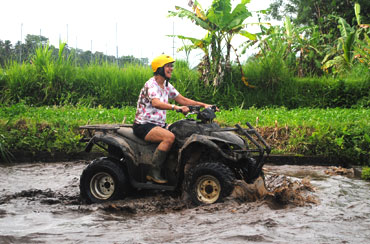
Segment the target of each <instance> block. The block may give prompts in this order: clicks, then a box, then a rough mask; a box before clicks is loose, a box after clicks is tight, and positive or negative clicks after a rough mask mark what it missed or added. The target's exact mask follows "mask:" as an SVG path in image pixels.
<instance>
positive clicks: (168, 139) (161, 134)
mask: <svg viewBox="0 0 370 244" xmlns="http://www.w3.org/2000/svg"><path fill="white" fill-rule="evenodd" d="M145 141H150V142H159V145H158V147H157V149H158V150H161V151H164V152H168V151H169V150H170V149H171V147H172V144H173V142H174V141H175V135H174V134H173V133H172V132H171V131H169V130H166V129H163V128H162V127H159V126H157V127H154V128H153V129H151V130H150V131H149V133H148V134H147V135H146V136H145Z"/></svg>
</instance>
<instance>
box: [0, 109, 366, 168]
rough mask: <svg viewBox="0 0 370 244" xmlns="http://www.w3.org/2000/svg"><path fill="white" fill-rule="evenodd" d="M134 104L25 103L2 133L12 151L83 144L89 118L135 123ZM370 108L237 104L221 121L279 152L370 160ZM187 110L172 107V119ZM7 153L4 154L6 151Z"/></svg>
mask: <svg viewBox="0 0 370 244" xmlns="http://www.w3.org/2000/svg"><path fill="white" fill-rule="evenodd" d="M134 116H135V108H134V107H124V108H121V109H118V108H111V109H106V108H103V107H101V106H98V107H96V108H88V107H84V106H78V107H74V106H46V107H32V106H27V105H24V104H22V103H19V104H15V105H12V106H7V107H2V108H1V109H0V118H1V119H0V135H1V138H3V141H6V144H4V147H5V150H7V151H8V152H11V153H14V152H19V151H25V152H32V153H34V154H36V153H38V152H43V151H46V152H50V153H55V152H64V153H70V154H71V153H72V154H73V153H77V152H80V151H82V150H83V146H84V145H83V144H82V143H80V142H79V140H80V139H81V137H82V135H81V131H79V130H78V127H79V126H81V125H85V124H101V123H109V124H120V123H123V121H124V123H132V122H133V120H134ZM369 116H370V110H368V109H338V108H335V109H309V108H307V109H294V110H287V109H285V108H275V109H273V108H264V109H257V108H253V107H252V108H250V109H248V110H244V109H240V108H234V109H231V110H222V111H221V112H219V113H218V115H217V122H218V123H219V124H221V125H222V126H234V124H236V123H240V124H241V125H245V123H246V122H247V121H248V122H251V123H252V124H254V125H255V126H256V128H258V130H260V132H261V133H262V134H263V135H264V136H265V138H266V139H267V140H268V141H269V142H270V143H271V144H272V146H273V148H274V152H275V153H293V154H302V155H319V156H320V155H321V156H325V157H330V158H332V159H333V160H337V161H341V162H345V163H356V164H364V165H370V158H369V154H368V152H369V150H370V134H369V131H370V124H369V123H368V118H369ZM182 118H183V115H181V114H178V113H175V112H172V111H169V115H168V122H169V123H173V122H174V121H176V120H179V119H182ZM3 158H4V157H3Z"/></svg>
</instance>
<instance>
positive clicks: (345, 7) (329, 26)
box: [270, 0, 370, 41]
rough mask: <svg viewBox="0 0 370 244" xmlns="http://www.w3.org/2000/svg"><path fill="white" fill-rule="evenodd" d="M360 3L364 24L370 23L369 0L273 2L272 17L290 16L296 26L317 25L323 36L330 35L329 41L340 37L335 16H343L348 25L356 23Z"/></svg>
mask: <svg viewBox="0 0 370 244" xmlns="http://www.w3.org/2000/svg"><path fill="white" fill-rule="evenodd" d="M356 2H358V3H359V4H360V5H361V8H362V12H363V13H367V15H365V16H363V19H362V22H364V23H370V15H369V13H370V1H369V0H285V1H283V0H273V2H272V3H271V5H270V9H271V17H272V18H274V19H277V20H281V19H282V18H283V17H285V16H290V17H291V19H292V20H293V22H294V24H296V25H305V26H313V25H317V26H318V27H319V31H320V32H321V33H323V34H330V35H331V36H329V39H330V40H331V41H332V40H335V39H336V38H338V37H339V36H340V32H339V31H338V30H337V28H336V26H337V20H336V19H335V18H333V16H341V17H342V18H343V19H344V20H345V21H346V22H347V23H349V24H351V25H353V24H354V23H355V17H354V16H355V12H354V5H355V3H356Z"/></svg>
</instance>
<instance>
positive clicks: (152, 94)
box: [133, 54, 211, 184]
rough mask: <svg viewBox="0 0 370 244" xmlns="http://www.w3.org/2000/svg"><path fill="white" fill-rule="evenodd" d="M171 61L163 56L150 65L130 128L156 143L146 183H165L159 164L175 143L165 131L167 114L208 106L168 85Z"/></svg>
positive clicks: (173, 136) (170, 133) (172, 136)
mask: <svg viewBox="0 0 370 244" xmlns="http://www.w3.org/2000/svg"><path fill="white" fill-rule="evenodd" d="M174 62H175V60H174V59H173V58H172V57H170V56H168V55H164V54H163V55H160V56H158V57H156V58H154V59H153V61H152V64H151V65H152V70H153V72H154V76H153V77H152V78H150V79H149V80H148V81H147V82H146V83H145V85H144V87H143V89H141V92H140V95H139V99H138V102H137V110H136V116H135V121H134V126H133V130H134V134H135V135H136V136H137V137H139V138H141V139H144V140H145V141H150V142H154V143H159V145H158V147H157V149H156V150H155V152H154V154H153V158H152V164H153V165H152V169H151V170H150V171H149V173H148V175H147V176H146V178H147V180H151V181H153V182H155V183H158V184H164V183H167V180H166V179H164V178H162V176H161V165H162V164H163V162H164V161H165V160H166V156H167V152H168V151H169V150H170V149H171V147H172V144H173V143H174V141H175V135H174V134H173V133H172V132H171V131H169V130H167V129H166V127H167V126H166V111H167V110H178V109H181V110H182V112H183V113H184V114H186V113H188V112H189V108H188V107H187V105H199V106H202V107H204V108H207V107H210V106H211V105H209V104H205V103H202V102H197V101H194V100H191V99H189V98H186V97H184V96H182V95H181V94H180V93H179V92H178V91H177V90H176V89H175V88H174V87H173V86H172V85H171V84H170V83H169V80H170V79H171V76H172V71H173V63H174ZM169 99H172V100H175V102H176V103H178V104H180V105H182V106H177V105H174V104H170V103H169Z"/></svg>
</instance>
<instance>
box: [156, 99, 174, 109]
mask: <svg viewBox="0 0 370 244" xmlns="http://www.w3.org/2000/svg"><path fill="white" fill-rule="evenodd" d="M152 106H153V107H155V108H157V109H161V110H172V106H173V105H172V104H169V103H164V102H161V101H160V100H159V99H158V98H153V100H152ZM179 108H180V107H179V106H174V108H173V109H174V110H176V109H179Z"/></svg>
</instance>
